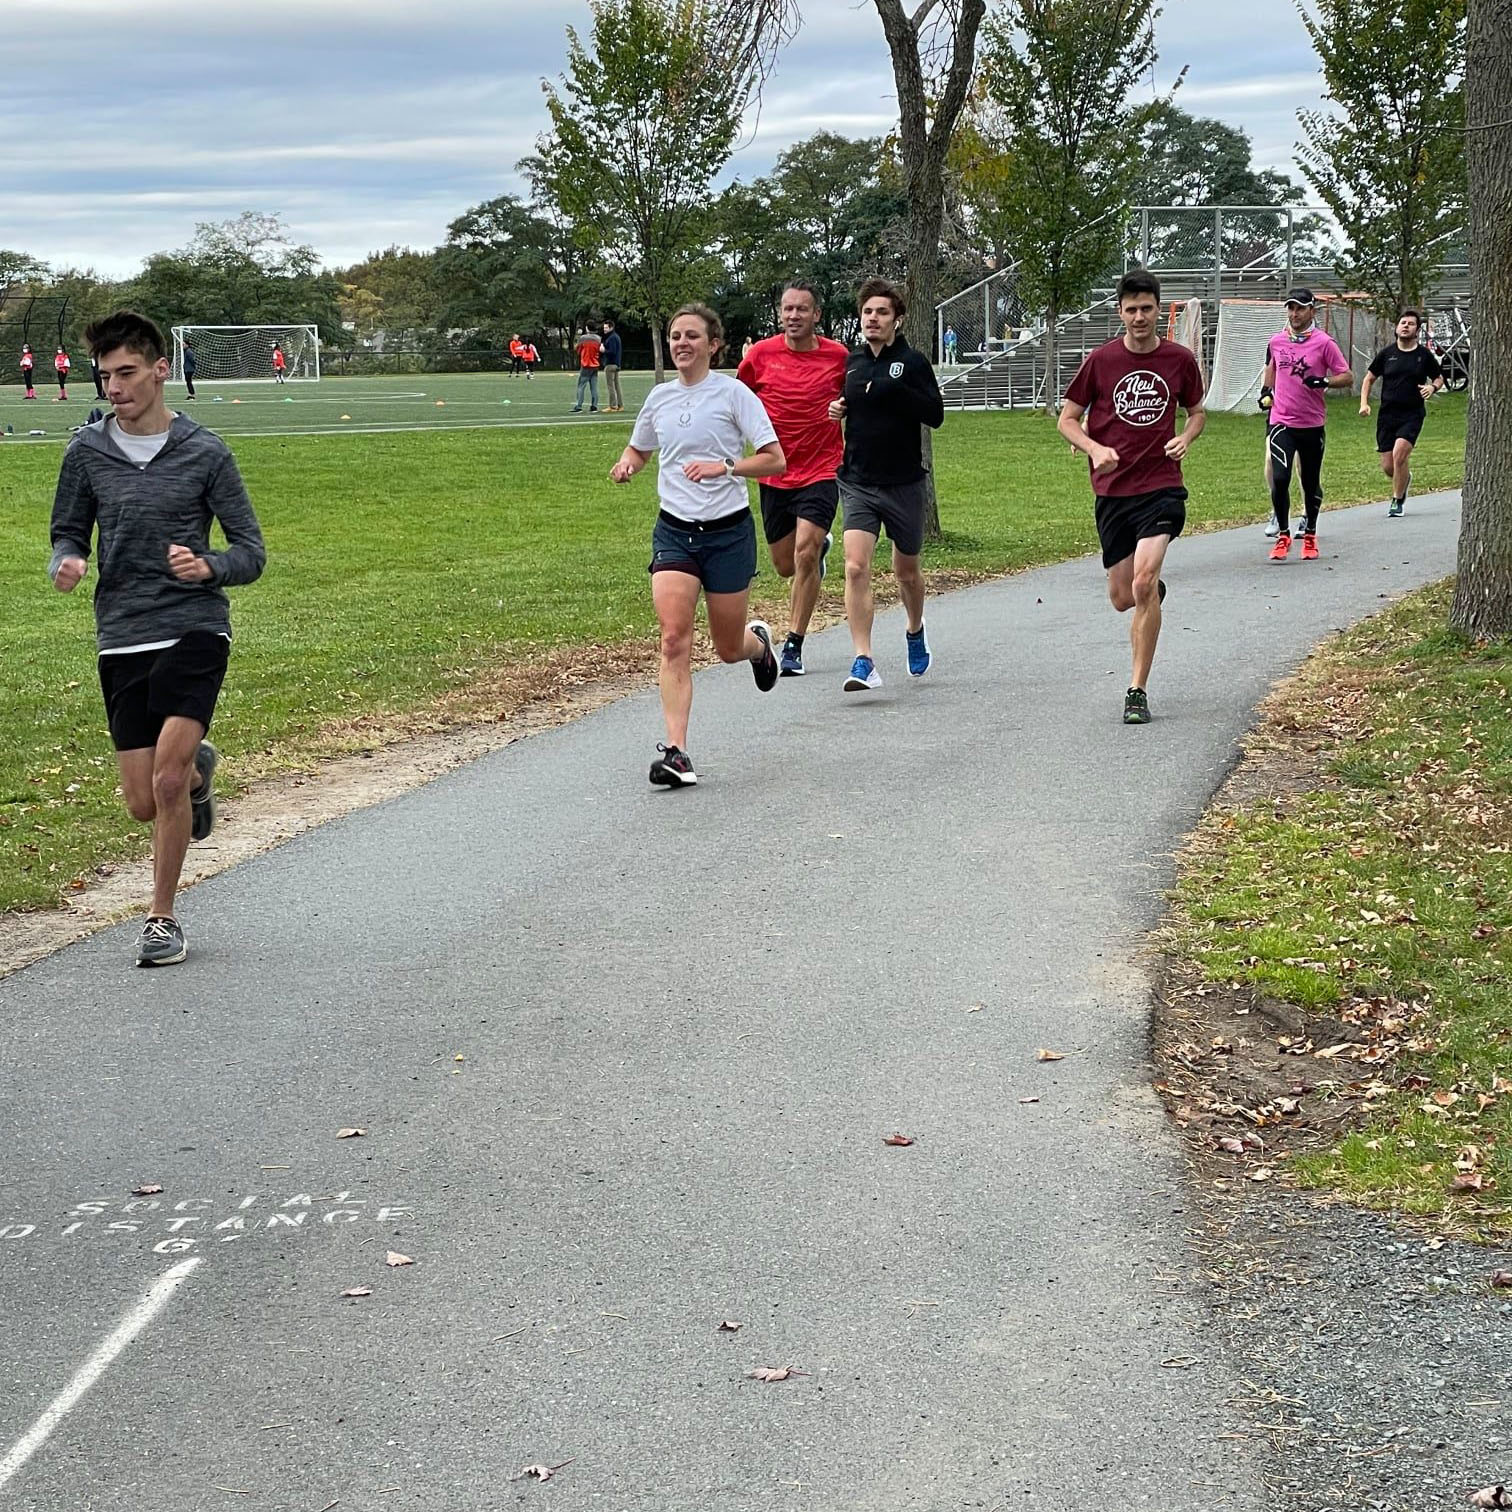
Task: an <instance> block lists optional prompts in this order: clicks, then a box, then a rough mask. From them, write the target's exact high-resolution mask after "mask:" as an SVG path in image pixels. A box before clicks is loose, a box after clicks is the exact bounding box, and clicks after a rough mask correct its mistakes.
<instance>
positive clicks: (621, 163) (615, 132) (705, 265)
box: [537, 0, 793, 381]
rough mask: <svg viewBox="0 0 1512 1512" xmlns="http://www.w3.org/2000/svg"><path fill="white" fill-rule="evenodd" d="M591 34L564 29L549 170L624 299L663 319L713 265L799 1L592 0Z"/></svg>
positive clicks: (541, 146)
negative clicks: (725, 205) (717, 233)
mask: <svg viewBox="0 0 1512 1512" xmlns="http://www.w3.org/2000/svg"><path fill="white" fill-rule="evenodd" d="M590 10H591V12H592V17H593V21H592V27H591V29H590V32H589V37H588V40H587V42H586V43H585V42H584V41H583V40H582V39H581V38H580V37H579V36H578V33H577V31H576V30H575V29H574V28H572V27H568V28H567V69H566V72H565V73H564V74H563V76H562V79H561V83H560V87H558V86H556V85H552V84H549V83H548V84H547V85H545V90H546V108H547V110H548V111H549V113H550V115H551V124H552V130H551V133H550V135H548V136H543V137H542V138H540V140H539V142H538V154H537V155H538V157H539V158H540V160H541V163H542V170H543V179H544V180H545V181H546V182H548V183H549V184H550V186H551V194H552V198H553V200H554V201H555V203H556V204H557V205H558V206H559V207H560V208H561V210H562V211H563V213H564V214H565V216H566V217H567V218H568V219H569V220H571V221H573V222H574V223H577V224H579V225H586V224H588V223H590V222H591V223H593V224H595V225H596V226H598V227H599V228H600V229H601V231H602V240H603V245H604V248H605V253H606V257H607V260H608V262H609V264H610V266H612V267H613V269H614V273H615V281H616V285H617V290H618V293H619V295H620V301H619V302H620V304H621V306H622V308H623V309H624V310H626V311H628V312H629V313H632V314H635V315H638V316H640V317H641V318H643V319H645V320H646V321H647V322H648V323H649V325H650V327H651V339H652V353H653V359H654V363H655V367H656V375H657V379H658V381H660V379H661V377H662V375H663V371H664V358H663V347H662V323H663V321H664V320H665V319H666V318H667V316H668V315H670V314H671V312H672V310H673V309H674V308H675V307H676V306H677V304H678V303H679V302H680V301H682V300H684V299H686V298H688V297H689V296H690V295H693V294H695V293H697V292H699V291H700V289H701V287H707V284H708V283H709V282H710V281H711V279H712V276H713V274H714V272H715V266H714V264H713V263H712V262H711V260H710V259H709V257H708V255H707V253H706V250H705V244H706V239H707V235H708V232H709V230H710V227H711V222H712V205H713V196H712V194H711V191H710V184H711V182H712V180H713V178H714V175H715V174H716V173H718V172H719V170H720V169H721V168H722V167H723V166H724V164H725V163H726V162H727V161H728V160H729V157H730V153H731V151H732V150H733V148H734V144H735V137H736V132H737V130H738V129H739V125H740V118H741V114H742V111H743V110H744V108H745V104H746V101H747V100H748V98H749V97H750V95H751V93H752V91H753V89H755V87H756V86H757V84H758V83H759V81H760V79H761V78H762V76H763V74H764V70H765V67H766V66H767V64H768V62H769V60H770V57H771V54H772V49H773V47H774V46H775V45H776V44H777V42H778V41H780V40H781V39H782V38H783V37H785V36H786V35H787V33H788V31H789V30H790V27H791V24H792V16H793V12H792V9H791V6H790V5H789V4H788V3H787V0H754V3H751V0H747V3H745V4H736V3H733V0H590Z"/></svg>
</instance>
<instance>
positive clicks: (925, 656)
mask: <svg viewBox="0 0 1512 1512" xmlns="http://www.w3.org/2000/svg"><path fill="white" fill-rule="evenodd" d="M903 636H904V639H905V640H907V642H908V675H909V676H910V677H923V675H924V674H925V673H926V672H927V671H929V663H930V661H931V660H932V658H931V657H930V654H929V637H928V636H927V635H925V633H924V626H923V625H922V624H921V625H920V626H919V628H918V629H917V630H904V632H903Z"/></svg>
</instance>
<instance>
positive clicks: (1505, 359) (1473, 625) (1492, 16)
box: [1450, 0, 1512, 638]
mask: <svg viewBox="0 0 1512 1512" xmlns="http://www.w3.org/2000/svg"><path fill="white" fill-rule="evenodd" d="M1466 51H1467V57H1466V64H1465V140H1466V157H1467V167H1468V171H1469V199H1470V279H1471V287H1472V289H1473V291H1474V296H1475V305H1474V310H1475V314H1474V319H1473V321H1472V322H1471V329H1470V416H1469V424H1468V428H1467V430H1466V435H1465V501H1464V513H1463V515H1462V517H1461V522H1460V540H1459V579H1458V581H1457V583H1456V585H1455V592H1454V606H1453V608H1452V610H1451V611H1450V619H1451V622H1452V623H1453V624H1454V625H1455V626H1456V627H1457V628H1458V629H1460V630H1463V631H1464V632H1465V633H1466V634H1468V635H1472V636H1475V637H1477V638H1490V637H1492V636H1507V635H1512V473H1509V472H1508V463H1509V459H1512V407H1509V405H1508V402H1507V396H1508V395H1509V394H1512V122H1509V120H1508V115H1509V109H1508V101H1512V0H1470V8H1469V26H1468V36H1467V47H1466Z"/></svg>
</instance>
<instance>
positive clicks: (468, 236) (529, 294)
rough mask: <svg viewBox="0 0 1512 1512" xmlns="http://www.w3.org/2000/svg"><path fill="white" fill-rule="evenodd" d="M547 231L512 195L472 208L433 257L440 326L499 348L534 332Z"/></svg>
mask: <svg viewBox="0 0 1512 1512" xmlns="http://www.w3.org/2000/svg"><path fill="white" fill-rule="evenodd" d="M552 241H553V237H552V230H551V227H550V226H549V225H547V223H546V222H545V221H543V220H542V219H541V218H540V217H539V216H538V215H536V214H534V213H533V212H532V211H531V210H530V209H528V208H527V207H526V206H525V205H524V204H522V203H521V202H520V200H518V199H517V198H516V197H515V196H514V195H512V194H501V195H500V196H499V197H498V198H497V199H491V200H487V201H485V202H484V203H483V204H481V205H474V206H473V207H472V209H470V210H468V211H467V212H466V213H465V214H463V215H460V216H458V217H457V219H456V220H454V221H453V222H452V223H451V225H450V226H449V227H448V228H447V233H446V244H445V246H443V247H441V248H440V250H439V251H438V252H437V253H436V282H437V285H438V286H439V287H440V288H441V289H442V290H444V291H445V297H444V299H443V302H442V304H441V308H440V313H439V324H440V325H442V326H444V327H448V328H457V329H465V330H472V331H482V332H484V333H485V334H486V335H487V337H488V338H489V340H490V341H492V342H493V343H494V344H495V345H500V344H502V343H503V342H505V341H507V340H508V339H509V334H510V332H511V331H534V330H537V329H539V328H540V325H541V323H542V310H543V306H544V303H545V300H546V296H547V293H548V291H549V289H550V287H551V282H552V268H551V250H552Z"/></svg>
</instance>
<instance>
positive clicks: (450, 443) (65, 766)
mask: <svg viewBox="0 0 1512 1512" xmlns="http://www.w3.org/2000/svg"><path fill="white" fill-rule="evenodd" d="M223 408H227V407H226V406H223ZM244 408H245V406H244ZM217 413H218V412H217ZM208 418H209V419H210V420H211V421H214V419H215V418H216V415H215V414H211V415H209V416H208ZM627 431H628V425H622V424H618V423H614V422H610V423H607V424H606V423H603V422H600V423H599V424H598V425H597V426H595V427H593V428H592V429H585V428H583V427H572V428H569V427H560V428H559V427H549V426H547V427H540V428H536V429H529V428H523V429H515V430H493V431H450V432H434V433H425V434H401V435H361V436H358V435H347V436H333V437H272V436H261V437H254V436H245V437H237V438H235V440H234V445H235V449H236V453H237V457H238V459H239V461H240V462H241V465H242V469H243V471H244V473H245V475H246V478H247V483H248V486H249V488H250V490H251V493H252V497H253V500H254V502H255V503H256V505H257V508H258V512H259V514H260V516H261V518H262V522H263V528H264V531H265V533H266V535H267V538H268V542H269V550H270V559H269V566H268V570H267V572H266V573H265V575H264V576H263V578H262V580H261V581H260V582H258V583H257V584H255V585H253V586H252V587H251V588H248V589H241V590H236V591H235V592H234V593H233V602H234V610H233V615H234V620H235V625H236V632H237V644H236V651H235V654H234V656H233V660H232V671H231V675H230V677H229V678H228V679H227V684H226V689H225V692H224V694H223V695H222V700H221V704H220V710H219V713H218V715H217V724H216V738H217V741H218V743H220V744H221V745H222V747H223V749H224V751H225V752H226V754H227V755H228V756H229V757H231V758H232V760H231V762H230V763H229V765H228V772H229V773H233V774H245V773H246V772H247V771H249V770H254V771H268V770H276V769H278V767H280V766H291V765H298V764H299V763H301V762H302V761H305V760H308V759H309V757H310V756H311V755H312V754H314V753H317V752H319V751H321V750H322V749H324V748H325V747H323V745H322V742H323V741H324V740H325V739H326V738H327V732H328V731H329V729H330V727H331V725H332V723H333V721H340V720H346V721H349V720H351V719H353V718H360V717H367V716H374V717H376V716H381V715H384V714H386V713H394V712H403V711H411V710H415V709H434V710H436V711H438V714H439V715H440V716H441V717H444V714H445V711H446V710H447V708H449V707H451V706H453V705H455V704H458V703H461V704H462V705H463V706H464V707H465V708H467V709H468V710H471V709H472V707H473V706H472V705H468V704H467V703H466V695H467V691H468V690H469V689H470V688H473V687H476V686H477V685H478V683H479V682H480V680H486V679H487V677H488V676H489V675H491V674H493V673H495V672H497V671H498V670H499V669H500V668H505V667H513V666H517V665H519V664H522V663H526V664H528V663H529V662H530V661H531V659H532V658H537V657H541V656H545V655H547V654H548V653H552V652H558V651H561V650H562V649H563V648H571V647H580V648H581V647H594V646H604V647H609V646H616V645H622V644H625V643H627V642H633V641H637V640H641V641H643V640H645V639H647V638H649V637H650V636H651V635H652V633H653V631H654V619H653V616H652V613H651V604H650V595H649V593H648V591H647V588H646V573H645V564H646V558H647V551H648V546H647V542H648V539H649V534H650V524H651V519H652V515H653V513H654V510H655V487H654V482H653V481H652V479H651V478H650V477H649V476H645V477H643V478H641V479H638V480H637V481H636V482H635V483H634V484H631V485H629V486H628V487H625V488H616V487H614V486H613V485H611V484H610V483H609V482H608V481H607V472H608V468H609V464H610V462H611V461H612V460H613V458H614V457H615V456H616V455H618V451H619V448H620V446H621V444H622V442H623V438H624V436H625V434H626V433H627ZM1334 431H1335V435H1334V444H1333V449H1332V450H1331V451H1330V454H1329V459H1328V463H1327V470H1326V473H1325V479H1326V482H1327V486H1328V488H1329V491H1330V494H1329V496H1330V500H1331V501H1332V502H1335V503H1348V502H1359V501H1363V500H1365V499H1371V498H1380V497H1381V496H1382V486H1381V484H1382V480H1381V479H1380V476H1379V474H1378V472H1377V471H1376V469H1375V461H1374V454H1373V452H1372V450H1371V448H1372V446H1373V439H1374V433H1373V431H1370V430H1369V422H1367V421H1364V420H1357V419H1356V418H1355V416H1354V415H1353V414H1352V413H1351V412H1349V411H1348V410H1347V409H1345V408H1344V407H1343V406H1341V407H1340V411H1339V413H1338V414H1337V415H1336V417H1335V421H1334ZM1262 441H1263V432H1262V428H1261V425H1260V421H1259V417H1258V416H1242V417H1241V416H1228V415H1218V416H1214V417H1213V420H1212V423H1211V424H1210V426H1209V429H1208V433H1207V435H1205V436H1204V437H1203V438H1202V440H1201V442H1200V443H1199V445H1198V446H1197V447H1196V448H1195V449H1194V451H1193V453H1192V456H1191V457H1190V459H1189V460H1188V464H1187V478H1188V483H1189V486H1190V489H1191V493H1192V499H1191V504H1190V506H1189V508H1190V519H1191V522H1192V525H1193V528H1200V527H1201V526H1203V525H1216V524H1222V523H1235V522H1239V521H1245V520H1259V519H1261V518H1263V517H1264V515H1265V513H1266V506H1265V503H1264V497H1263V489H1262V487H1261V482H1260V469H1261V448H1262ZM59 455H60V453H59V451H58V450H57V449H56V448H54V447H51V446H42V445H36V446H19V447H15V448H13V449H12V450H10V451H5V450H4V449H3V444H0V644H3V645H4V646H5V647H6V675H5V677H4V679H3V680H0V729H3V730H4V732H5V737H6V738H5V739H4V741H3V742H0V908H16V907H39V906H48V905H50V904H53V903H55V902H56V901H57V899H58V896H59V894H60V892H62V891H65V890H66V889H67V888H68V887H69V886H70V884H71V883H72V882H73V881H74V880H75V879H77V878H78V877H79V876H80V875H81V874H83V873H85V872H86V871H87V870H88V869H89V868H91V867H93V866H95V865H97V864H99V863H101V862H103V861H108V860H113V859H119V858H123V857H127V856H132V855H139V854H141V853H143V849H144V847H145V844H146V839H145V836H144V834H143V832H142V830H141V827H140V826H138V825H135V824H133V823H132V822H131V821H129V820H128V819H126V817H125V815H124V814H123V813H122V812H121V809H120V804H119V800H118V798H117V797H116V774H115V765H114V760H113V757H112V754H111V751H110V746H109V742H108V740H107V738H106V735H105V730H104V727H103V719H102V716H101V712H100V706H99V691H98V686H97V683H96V674H95V665H94V655H93V636H92V624H93V621H92V615H91V609H90V604H89V598H88V591H87V590H88V588H89V587H90V583H91V582H92V580H90V581H87V582H86V585H85V590H86V591H83V592H80V593H77V594H74V595H71V596H68V597H64V596H62V595H59V594H56V593H53V592H52V591H51V590H50V589H49V588H48V586H47V582H46V579H45V577H44V576H43V568H44V566H45V564H46V559H47V544H46V543H47V526H48V513H49V509H50V506H51V500H52V492H53V485H54V481H55V479H56V475H57V467H58V459H59ZM1463 455H1464V402H1463V399H1462V398H1460V397H1458V396H1455V397H1452V398H1450V399H1448V400H1446V401H1442V402H1440V403H1437V404H1436V405H1435V406H1434V408H1433V411H1432V414H1431V418H1430V424H1429V426H1428V428H1427V431H1426V433H1425V437H1424V441H1423V444H1422V445H1421V446H1420V448H1419V452H1418V457H1417V460H1416V462H1415V473H1416V478H1415V485H1416V486H1417V487H1418V488H1419V489H1428V488H1436V487H1447V486H1451V485H1453V484H1456V483H1458V481H1459V478H1460V475H1461V470H1462V466H1463ZM936 468H937V474H938V479H939V486H940V492H941V499H942V513H943V515H944V520H945V526H946V533H945V537H944V539H943V540H942V541H941V542H939V543H938V544H936V545H932V546H931V547H929V548H928V551H927V553H926V566H927V567H928V568H929V569H931V570H934V571H937V572H950V573H968V574H988V573H1000V572H1008V571H1013V570H1016V569H1019V568H1023V567H1028V566H1033V565H1036V564H1039V563H1042V562H1048V561H1055V560H1059V559H1062V558H1064V557H1067V556H1074V555H1077V554H1080V553H1082V552H1087V551H1091V550H1092V549H1093V547H1094V546H1095V544H1096V542H1095V533H1094V530H1093V524H1092V508H1091V500H1090V496H1089V492H1088V486H1087V479H1086V469H1085V466H1083V465H1078V463H1077V462H1076V461H1074V460H1073V459H1072V458H1071V457H1070V455H1069V453H1068V449H1067V448H1066V446H1065V444H1064V443H1063V442H1062V441H1061V440H1060V439H1059V437H1058V436H1057V435H1056V434H1055V429H1054V425H1053V423H1052V422H1050V421H1048V420H1045V419H1044V418H1042V417H1040V416H1037V415H1024V414H1010V415H976V414H972V415H958V414H952V415H950V416H949V417H948V418H947V420H946V424H945V429H944V430H943V431H942V432H941V434H940V436H939V438H938V442H937V446H936ZM880 555H881V556H883V557H884V558H885V555H886V554H885V552H884V553H881V554H880ZM757 592H758V594H761V595H765V596H766V597H768V598H774V599H775V598H780V597H782V595H783V593H784V588H783V585H782V584H781V583H780V580H779V579H778V578H777V577H776V576H775V574H774V573H772V571H771V568H770V566H769V565H764V566H763V569H762V577H761V579H760V581H759V582H758V584H757ZM828 600H829V601H830V602H831V605H832V607H833V606H834V605H837V604H838V602H839V587H838V583H836V582H835V580H834V579H832V580H831V585H830V588H829V593H828Z"/></svg>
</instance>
